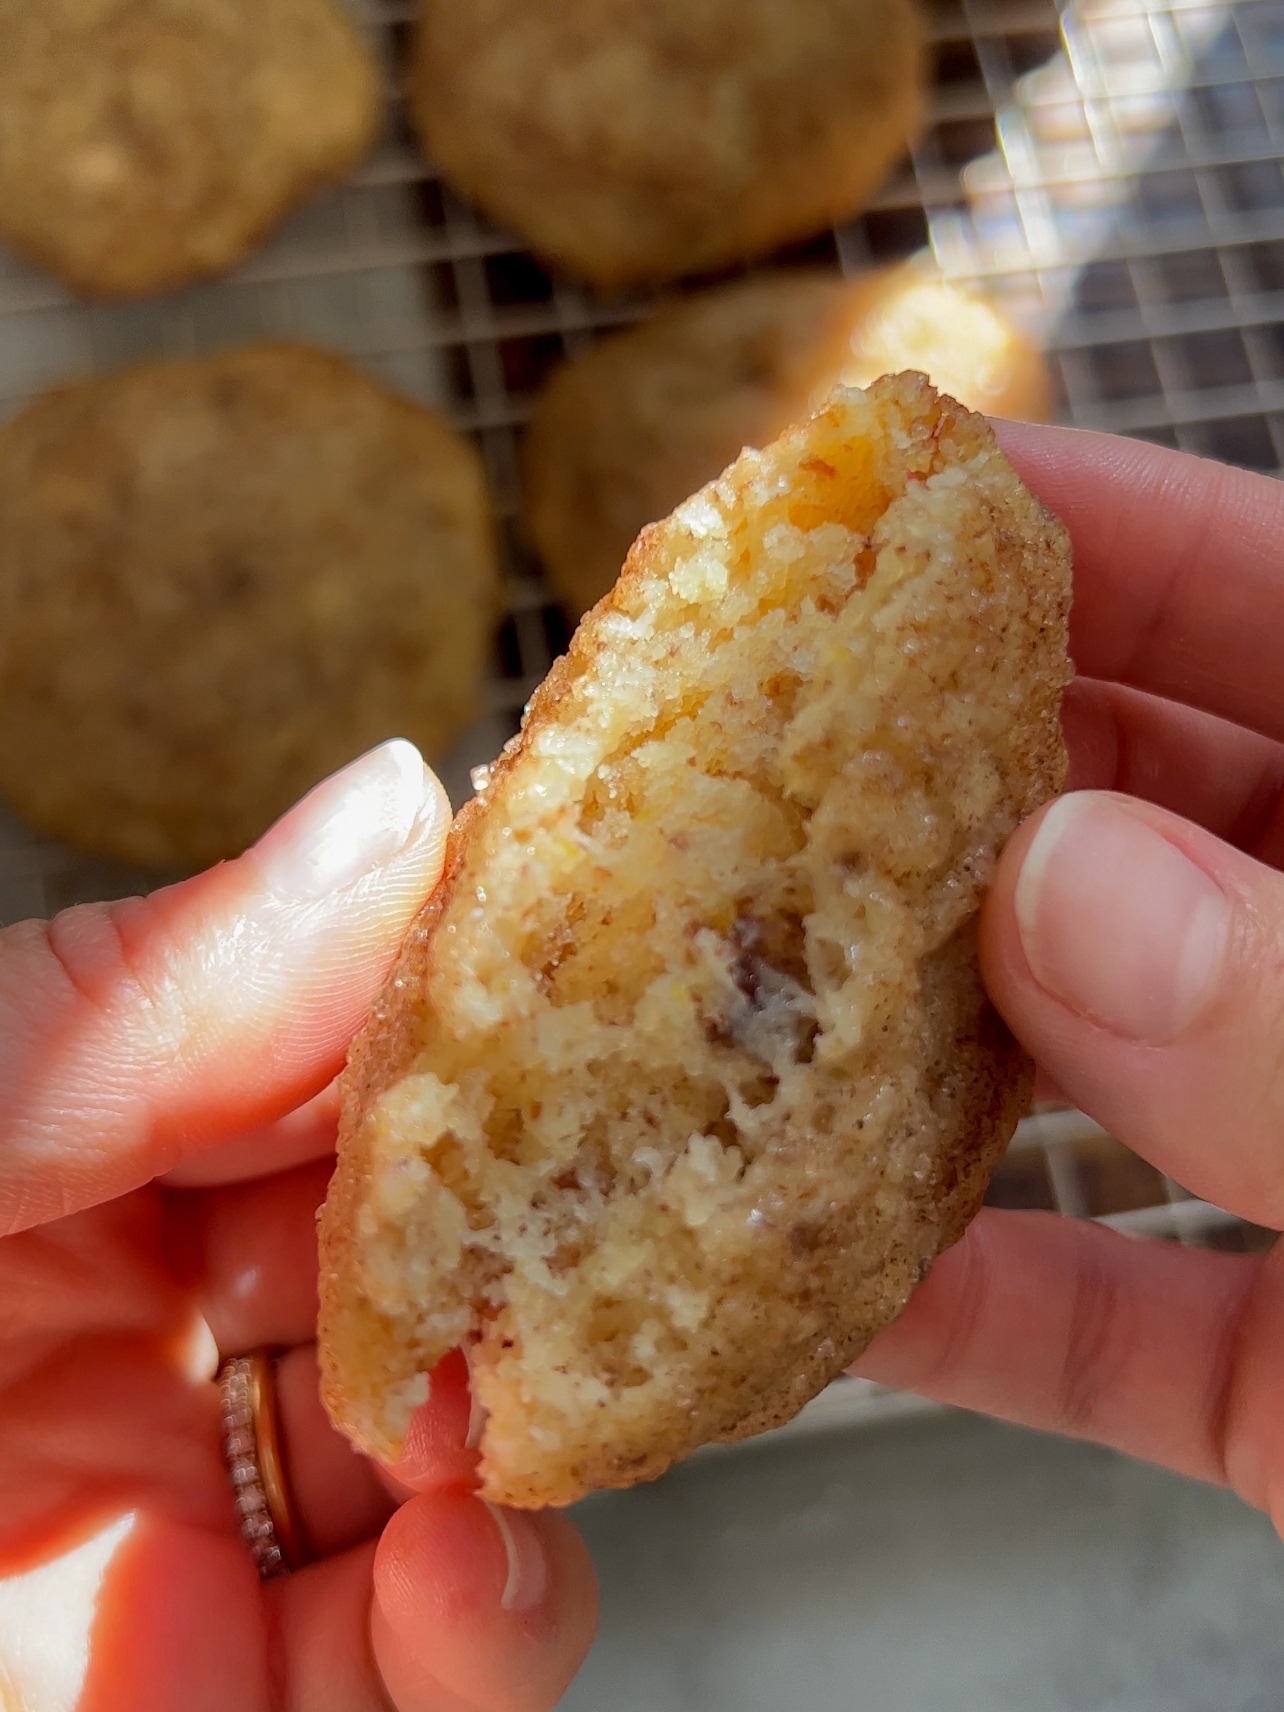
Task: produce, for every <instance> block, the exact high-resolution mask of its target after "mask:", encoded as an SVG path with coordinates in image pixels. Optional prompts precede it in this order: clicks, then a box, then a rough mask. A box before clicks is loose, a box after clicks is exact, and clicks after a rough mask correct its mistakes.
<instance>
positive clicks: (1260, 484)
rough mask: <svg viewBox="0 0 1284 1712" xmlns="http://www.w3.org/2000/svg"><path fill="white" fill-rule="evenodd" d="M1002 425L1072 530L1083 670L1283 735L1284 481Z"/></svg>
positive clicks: (1138, 447)
mask: <svg viewBox="0 0 1284 1712" xmlns="http://www.w3.org/2000/svg"><path fill="white" fill-rule="evenodd" d="M997 426H998V430H999V436H1000V440H1001V443H1002V446H1003V449H1004V451H1005V452H1006V453H1007V454H1008V456H1009V457H1010V458H1011V459H1012V462H1013V463H1014V464H1015V465H1016V468H1017V470H1018V472H1019V473H1020V474H1021V476H1022V477H1023V479H1024V480H1025V481H1027V482H1028V483H1029V484H1030V486H1031V487H1032V488H1033V490H1034V491H1035V493H1037V494H1038V495H1039V497H1040V498H1041V499H1042V500H1043V501H1044V502H1045V503H1046V504H1047V505H1048V506H1049V507H1050V508H1051V509H1052V510H1053V511H1054V512H1056V514H1057V516H1058V517H1060V518H1061V519H1062V520H1063V521H1064V523H1065V525H1066V527H1067V528H1068V529H1069V531H1070V536H1071V539H1072V541H1073V544H1074V561H1075V568H1074V581H1075V598H1074V607H1073V610H1072V612H1071V616H1070V641H1071V653H1072V654H1073V656H1074V659H1075V663H1076V665H1077V666H1078V668H1079V670H1080V671H1081V672H1083V673H1084V674H1086V675H1087V676H1088V677H1092V678H1106V679H1110V680H1112V681H1113V682H1115V683H1121V684H1131V685H1133V686H1134V687H1135V688H1137V689H1143V690H1148V691H1150V693H1151V694H1153V695H1160V696H1167V697H1170V698H1171V699H1173V700H1174V701H1182V702H1187V703H1189V704H1190V705H1191V706H1192V707H1202V708H1204V709H1206V710H1207V711H1208V712H1209V713H1216V714H1220V715H1222V716H1223V717H1224V718H1227V719H1232V720H1234V721H1236V723H1238V724H1240V725H1247V726H1251V727H1252V728H1253V729H1254V730H1256V731H1261V732H1264V733H1265V734H1267V735H1268V736H1273V737H1284V705H1282V704H1281V702H1280V699H1279V661H1280V660H1281V658H1284V572H1282V571H1281V561H1280V554H1279V542H1280V538H1281V533H1282V532H1284V488H1281V485H1280V483H1279V482H1277V481H1274V480H1272V479H1271V478H1270V477H1268V476H1261V475H1254V474H1252V473H1251V472H1249V471H1245V470H1232V469H1228V468H1227V467H1226V466H1224V465H1222V464H1214V463H1210V462H1207V461H1205V460H1203V459H1200V458H1193V457H1189V456H1188V455H1187V454H1185V453H1183V452H1170V451H1166V450H1164V449H1163V448H1162V447H1159V446H1150V445H1146V444H1145V443H1144V442H1142V441H1139V440H1123V439H1116V438H1114V437H1113V436H1111V435H1107V434H1086V433H1083V432H1082V431H1080V430H1076V429H1071V428H1038V427H1031V426H1030V425H1028V424H1024V423H1020V424H1018V423H1001V424H998V425H997Z"/></svg>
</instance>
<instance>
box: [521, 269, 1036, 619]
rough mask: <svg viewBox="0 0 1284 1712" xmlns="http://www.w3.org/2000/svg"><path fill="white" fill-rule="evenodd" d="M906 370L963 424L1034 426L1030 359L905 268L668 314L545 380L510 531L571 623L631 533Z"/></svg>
mask: <svg viewBox="0 0 1284 1712" xmlns="http://www.w3.org/2000/svg"><path fill="white" fill-rule="evenodd" d="M904 368H911V369H920V370H923V371H925V372H926V373H927V374H928V376H929V377H930V378H931V379H932V380H933V381H934V382H935V383H936V384H937V385H938V386H940V387H941V388H942V390H944V391H945V392H948V393H950V394H951V395H952V396H953V397H955V398H957V399H959V400H960V401H961V402H962V403H963V404H965V405H967V406H968V407H969V408H970V409H972V410H979V411H983V412H984V413H986V414H987V415H997V416H1015V417H1023V418H1027V419H1034V420H1040V419H1044V418H1046V416H1047V414H1048V411H1049V405H1050V399H1049V386H1048V377H1047V370H1046V367H1045V365H1044V361H1043V358H1042V356H1041V355H1040V354H1039V352H1038V350H1037V349H1036V348H1035V346H1034V345H1033V344H1032V343H1031V342H1030V340H1029V339H1028V338H1026V337H1025V335H1024V334H1023V333H1022V332H1020V330H1019V329H1018V328H1016V327H1015V326H1014V325H1013V324H1012V322H1011V321H1010V320H1009V319H1008V318H1007V317H1006V316H1005V315H1004V314H1003V313H1002V312H1001V311H1000V310H999V309H998V308H996V307H994V306H992V305H991V304H989V303H987V302H985V301H983V300H982V299H980V298H978V297H975V296H973V295H971V294H969V293H967V292H964V291H962V290H960V289H959V288H958V287H955V286H952V285H949V284H946V283H945V282H944V281H942V280H940V279H937V278H935V277H933V276H932V275H930V274H928V273H926V272H925V271H924V270H923V269H922V268H921V267H918V266H915V265H900V266H897V267H891V268H882V269H878V270H876V271H873V272H870V273H868V274H864V275H861V276H858V277H856V278H853V279H848V280H843V279H839V278H836V277H835V276H833V275H831V274H821V273H812V272H800V273H768V274H763V275H760V276H758V277H756V278H752V279H746V280H740V281H737V282H736V283H735V284H732V285H726V286H720V287H715V288H713V289H712V290H709V291H705V292H702V293H700V294H698V295H696V296H694V297H690V298H686V299H682V300H678V301H676V302H674V303H672V304H670V305H668V306H666V307H664V308H662V309H660V311H659V312H658V313H657V314H656V315H654V316H653V317H652V318H651V319H650V320H649V321H646V322H644V323H642V325H640V326H638V327H634V328H631V329H629V331H627V332H625V333H620V334H617V335H615V336H614V337H613V338H609V339H606V340H604V341H603V342H602V343H601V344H599V345H597V346H596V347H595V348H594V349H593V350H591V351H589V352H586V353H585V355H583V356H582V357H579V358H577V359H575V360H574V361H572V362H570V363H568V364H566V365H565V366H563V367H562V368H560V369H559V370H558V371H557V372H556V373H555V374H554V376H553V378H552V381H551V382H550V383H549V385H548V386H547V387H546V388H545V390H544V393H543V396H542V397H541V399H540V401H539V404H538V406H537V408H536V411H535V416H534V419H533V420H532V422H531V425H530V428H529V429H528V431H527V436H526V441H525V444H524V447H523V475H524V483H523V487H524V510H525V523H526V529H527V533H528V535H529V536H530V539H531V541H532V543H533V544H534V546H535V547H536V549H537V550H538V552H539V554H540V557H541V558H542V559H543V561H544V565H545V568H546V570H547V572H548V575H549V580H550V582H551V583H552V585H553V587H554V588H555V589H556V591H557V593H558V594H559V595H560V596H561V597H562V599H563V600H565V601H566V603H567V605H568V606H570V607H571V608H573V609H574V611H575V612H577V613H578V612H583V611H584V610H585V609H586V608H588V607H590V606H592V604H593V602H594V601H595V600H598V599H600V598H601V596H602V595H604V594H605V593H606V591H607V589H609V588H610V586H611V584H612V583H613V582H614V581H615V579H616V577H617V576H618V574H619V569H620V566H621V565H622V564H623V562H624V555H625V553H626V552H627V551H628V549H629V546H630V544H631V542H632V541H633V539H634V537H635V536H636V535H637V533H638V531H639V530H640V529H641V528H642V527H643V526H644V525H645V524H647V523H653V522H654V521H655V519H656V518H657V517H663V516H665V515H666V514H667V513H668V512H669V511H671V510H672V509H673V507H674V506H675V505H677V504H678V502H679V501H680V500H681V499H683V498H684V497H685V496H686V495H687V494H689V493H691V492H693V491H694V490H695V489H696V488H697V487H699V486H701V484H702V483H704V482H706V481H708V480H709V479H710V478H711V477H712V476H715V475H716V474H717V473H718V471H719V470H721V469H724V468H725V467H726V466H727V464H729V463H730V462H731V460H732V458H734V457H735V456H736V454H737V453H738V452H739V451H740V449H741V447H742V446H761V445H765V444H766V442H767V441H768V440H772V439H774V438H775V437H776V435H777V434H779V433H780V432H781V431H782V429H784V428H785V427H786V426H787V425H788V424H789V423H791V422H797V421H798V420H800V419H801V418H802V417H804V416H806V415H807V413H808V412H809V411H810V410H811V409H813V408H814V406H815V405H816V404H817V403H818V402H819V401H820V399H822V398H824V397H826V396H827V395H828V394H829V392H830V391H832V389H833V388H834V386H835V385H838V384H840V383H846V384H847V385H851V386H867V385H868V384H869V383H870V381H872V380H874V379H876V378H877V376H879V375H881V374H887V373H895V372H896V371H897V370H899V369H904Z"/></svg>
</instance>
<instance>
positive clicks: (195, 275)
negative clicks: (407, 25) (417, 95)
mask: <svg viewBox="0 0 1284 1712" xmlns="http://www.w3.org/2000/svg"><path fill="white" fill-rule="evenodd" d="M378 118H379V75H378V70H377V68H376V66H375V63H374V60H373V58H372V56H371V55H370V53H369V51H368V50H367V48H366V47H365V45H364V43H363V42H362V40H361V37H360V36H359V35H358V33H357V31H356V30H355V28H354V27H353V25H352V24H351V23H350V22H349V21H348V18H347V17H346V15H345V14H344V12H343V10H342V9H341V7H339V6H338V5H336V4H335V3H334V0H270V3H265V0H0V239H3V241H4V242H6V243H8V244H10V245H11V246H12V247H13V248H14V249H15V250H17V251H19V252H20V253H21V254H22V255H24V256H26V257H27V258H28V259H29V260H31V261H33V262H35V263H37V264H38V265H39V266H41V267H44V268H47V269H48V270H49V271H50V272H51V273H55V274H57V275H58V276H59V277H60V278H61V279H63V280H65V281H66V283H67V284H68V285H70V286H71V287H72V288H73V289H74V290H76V291H79V292H81V293H83V294H84V295H86V296H90V297H136V296H141V295H145V294H147V293H149V292H156V291H170V290H173V289H175V288H176V287H178V286H181V285H186V284H188V283H189V282H190V281H192V280H197V279H203V278H205V277H207V276H208V275H210V274H216V273H222V272H223V271H224V270H225V269H227V268H230V267H232V266H233V265H234V264H235V263H236V262H238V261H239V260H240V259H241V257H242V256H244V255H245V254H246V252H247V251H248V250H250V249H251V248H253V246H254V245H255V244H256V243H257V242H258V241H259V239H260V238H262V237H263V236H264V235H265V233H267V232H268V231H269V229H270V228H271V227H273V226H274V225H275V224H276V223H277V221H278V220H280V219H281V218H282V216H283V215H284V214H285V213H286V212H287V211H288V210H289V209H290V208H291V207H293V205H294V204H295V203H296V202H298V201H299V200H300V199H301V198H302V197H304V196H306V195H307V194H308V193H309V192H311V191H312V190H314V189H316V188H317V187H318V186H320V185H322V184H326V183H329V182H330V181H331V180H332V179H336V178H339V177H341V176H342V175H343V174H344V173H346V172H347V171H348V170H349V169H350V168H351V167H353V166H355V165H356V163H357V162H358V161H359V160H360V158H361V157H362V155H363V154H364V153H365V152H366V150H367V149H368V148H369V146H370V144H371V143H372V142H373V140H374V135H375V130H376V126H377V123H378Z"/></svg>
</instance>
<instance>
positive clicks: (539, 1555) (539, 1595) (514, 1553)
mask: <svg viewBox="0 0 1284 1712" xmlns="http://www.w3.org/2000/svg"><path fill="white" fill-rule="evenodd" d="M483 1502H485V1500H483ZM486 1508H487V1509H488V1510H489V1511H490V1513H491V1517H492V1518H493V1520H494V1523H495V1526H496V1527H497V1528H498V1529H499V1537H500V1539H501V1540H503V1542H504V1552H505V1554H506V1556H507V1558H508V1579H507V1580H506V1581H505V1583H504V1591H503V1593H502V1594H501V1595H500V1600H499V1604H500V1609H501V1610H503V1611H529V1610H531V1609H532V1608H533V1607H534V1606H536V1605H538V1604H539V1602H540V1601H541V1600H542V1599H543V1597H544V1594H545V1591H546V1590H547V1587H548V1559H547V1558H546V1557H545V1555H544V1542H543V1540H541V1539H540V1536H539V1530H538V1528H537V1527H536V1525H535V1523H534V1522H533V1521H532V1520H531V1519H530V1517H529V1516H524V1515H523V1514H522V1512H521V1511H520V1510H501V1509H500V1507H499V1505H498V1504H487V1505H486Z"/></svg>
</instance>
